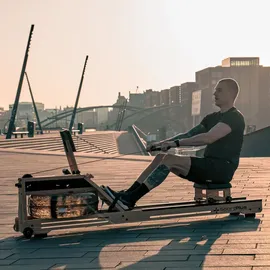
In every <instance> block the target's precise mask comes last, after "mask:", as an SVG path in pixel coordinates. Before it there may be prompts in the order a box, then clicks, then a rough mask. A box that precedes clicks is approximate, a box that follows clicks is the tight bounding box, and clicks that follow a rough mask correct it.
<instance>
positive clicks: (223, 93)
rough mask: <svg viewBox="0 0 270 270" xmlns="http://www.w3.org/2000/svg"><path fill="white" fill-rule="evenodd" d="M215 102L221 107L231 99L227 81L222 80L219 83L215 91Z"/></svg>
mask: <svg viewBox="0 0 270 270" xmlns="http://www.w3.org/2000/svg"><path fill="white" fill-rule="evenodd" d="M214 97H215V104H216V106H218V107H220V106H222V105H225V104H227V103H228V102H229V101H230V100H231V96H230V91H228V89H227V86H226V84H225V83H223V82H220V83H218V84H217V86H216V88H215V92H214Z"/></svg>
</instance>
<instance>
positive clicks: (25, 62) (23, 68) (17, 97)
mask: <svg viewBox="0 0 270 270" xmlns="http://www.w3.org/2000/svg"><path fill="white" fill-rule="evenodd" d="M33 31H34V25H33V24H32V25H31V29H30V33H29V37H28V42H27V46H26V51H25V56H24V60H23V66H22V70H21V75H20V80H19V84H18V89H17V94H16V98H15V102H14V104H13V108H12V113H11V116H10V121H9V126H8V132H7V136H6V139H11V136H12V131H13V126H14V123H15V118H16V114H17V109H18V104H19V99H20V95H21V90H22V84H23V77H24V72H25V69H26V64H27V60H28V53H29V49H30V43H31V38H32V34H33Z"/></svg>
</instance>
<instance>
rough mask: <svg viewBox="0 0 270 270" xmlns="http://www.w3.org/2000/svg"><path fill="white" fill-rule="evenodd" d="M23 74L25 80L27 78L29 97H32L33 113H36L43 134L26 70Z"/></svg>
mask: <svg viewBox="0 0 270 270" xmlns="http://www.w3.org/2000/svg"><path fill="white" fill-rule="evenodd" d="M24 74H25V77H26V80H27V83H28V87H29V91H30V95H31V98H32V102H33V106H34V110H35V114H36V118H37V122H38V126H39V130H40V134H43V130H42V126H41V123H40V119H39V116H38V111H37V106H36V103H35V100H34V96H33V93H32V89H31V85H30V82H29V78H28V75H27V73H26V72H24Z"/></svg>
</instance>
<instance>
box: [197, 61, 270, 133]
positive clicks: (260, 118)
mask: <svg viewBox="0 0 270 270" xmlns="http://www.w3.org/2000/svg"><path fill="white" fill-rule="evenodd" d="M222 78H233V79H235V80H236V81H237V82H238V84H239V86H240V92H239V95H238V98H237V100H236V103H235V105H236V107H237V108H238V109H239V110H240V111H241V112H242V113H243V115H244V116H245V120H246V125H256V128H257V129H260V128H263V127H265V126H267V125H269V124H270V122H269V121H268V119H267V118H268V116H267V115H268V114H269V113H270V110H269V109H270V106H269V104H270V103H269V102H270V67H264V66H261V65H260V62H259V58H258V57H246V58H243V57H240V58H237V57H234V58H227V59H224V60H223V61H222V65H221V66H217V67H209V68H206V69H203V70H200V71H198V72H196V83H197V85H198V89H199V90H201V111H200V117H199V118H198V121H197V123H196V124H198V122H199V121H200V120H201V119H202V118H203V117H204V116H205V115H206V114H208V113H211V112H213V111H216V110H218V108H217V107H216V106H215V104H214V96H213V93H214V91H215V86H216V84H217V82H218V81H219V80H220V79H222Z"/></svg>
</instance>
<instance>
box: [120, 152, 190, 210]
mask: <svg viewBox="0 0 270 270" xmlns="http://www.w3.org/2000/svg"><path fill="white" fill-rule="evenodd" d="M190 167H191V159H190V157H182V156H175V155H171V154H167V155H164V157H163V158H162V160H161V162H160V163H159V165H158V166H157V167H156V168H155V169H154V170H153V171H152V172H151V173H150V175H149V176H148V177H147V178H146V179H145V180H144V181H143V183H142V184H141V185H140V186H139V187H138V188H136V189H135V190H133V191H131V192H129V193H124V194H122V196H121V198H120V200H121V201H122V202H123V203H124V204H126V205H131V206H132V205H135V203H136V202H137V201H138V200H139V199H140V198H142V197H143V196H144V195H145V194H147V193H148V192H149V191H150V190H152V189H154V188H155V187H157V186H159V185H160V184H161V183H162V182H163V181H164V180H165V179H166V178H167V176H168V174H169V173H170V171H171V170H172V169H174V170H175V169H177V171H178V172H179V173H180V174H182V175H183V176H186V175H187V174H188V173H189V170H190Z"/></svg>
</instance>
